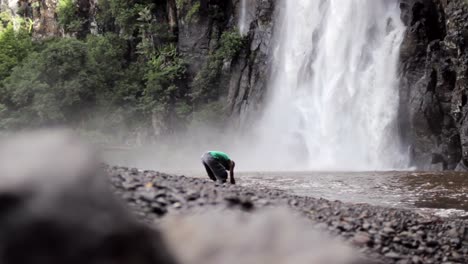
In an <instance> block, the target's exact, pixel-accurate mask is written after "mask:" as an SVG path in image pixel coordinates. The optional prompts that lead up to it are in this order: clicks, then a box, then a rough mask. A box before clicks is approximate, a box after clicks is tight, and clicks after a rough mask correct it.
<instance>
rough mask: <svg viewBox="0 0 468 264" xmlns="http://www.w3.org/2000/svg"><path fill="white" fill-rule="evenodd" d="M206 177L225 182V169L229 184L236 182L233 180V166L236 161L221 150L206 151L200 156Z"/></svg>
mask: <svg viewBox="0 0 468 264" xmlns="http://www.w3.org/2000/svg"><path fill="white" fill-rule="evenodd" d="M201 159H202V163H203V165H204V166H205V169H206V172H207V173H208V177H210V179H212V180H213V181H219V182H221V183H225V182H226V181H227V177H228V175H227V171H229V179H230V182H231V184H236V181H235V180H234V167H235V166H236V163H235V162H234V161H233V160H231V158H229V156H228V155H227V154H226V153H224V152H221V151H208V152H206V153H205V154H203V156H202V157H201Z"/></svg>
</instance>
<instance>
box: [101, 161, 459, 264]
mask: <svg viewBox="0 0 468 264" xmlns="http://www.w3.org/2000/svg"><path fill="white" fill-rule="evenodd" d="M106 173H107V174H108V176H109V179H110V182H111V184H112V187H113V189H114V190H115V193H116V194H117V196H119V197H121V198H122V199H123V200H124V201H125V202H126V203H127V204H128V205H129V207H130V209H132V210H133V211H134V212H135V214H136V215H137V216H138V217H139V218H140V219H142V220H144V221H146V222H148V223H154V222H155V221H156V222H157V221H158V219H160V218H162V217H164V215H166V214H167V213H168V212H181V213H184V212H190V211H193V210H206V209H209V208H216V209H220V210H243V211H248V212H252V213H255V211H256V210H258V209H261V208H266V207H288V208H290V209H293V210H295V211H297V212H299V213H300V214H302V215H303V216H304V217H306V218H308V219H309V220H310V221H311V224H313V225H316V226H317V227H319V228H321V229H324V230H327V231H328V232H329V233H330V234H332V235H334V236H338V237H341V238H343V239H345V240H346V241H348V242H349V243H351V244H352V245H354V246H355V247H357V248H358V249H359V250H360V251H361V252H363V254H364V255H365V256H367V257H369V258H370V259H374V260H378V261H380V262H381V263H398V264H404V263H414V264H418V263H437V264H438V263H443V264H449V263H468V220H464V219H454V218H441V217H437V216H433V215H430V214H422V213H418V212H415V211H411V210H405V209H395V208H385V207H378V206H371V205H368V204H348V203H343V202H340V201H328V200H325V199H317V198H312V197H303V196H296V195H290V194H288V193H287V192H285V191H280V190H274V189H269V188H265V187H244V186H238V185H230V184H219V183H214V182H212V181H209V180H207V179H206V180H205V179H199V178H189V177H185V176H174V175H168V174H164V173H160V172H156V171H139V170H138V169H135V168H132V169H130V168H124V167H108V168H106ZM240 180H241V179H240Z"/></svg>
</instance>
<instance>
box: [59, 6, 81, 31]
mask: <svg viewBox="0 0 468 264" xmlns="http://www.w3.org/2000/svg"><path fill="white" fill-rule="evenodd" d="M57 19H58V22H59V24H60V25H61V26H62V27H63V28H64V30H65V31H66V32H77V31H79V30H80V29H81V28H82V26H83V24H84V21H83V20H82V19H80V17H78V16H77V4H76V3H75V0H59V1H58V3H57Z"/></svg>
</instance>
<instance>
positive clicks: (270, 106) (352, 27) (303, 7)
mask: <svg viewBox="0 0 468 264" xmlns="http://www.w3.org/2000/svg"><path fill="white" fill-rule="evenodd" d="M398 2H399V1H398V0H321V1H311V0H295V1H284V6H283V7H282V10H281V18H279V19H280V20H279V24H278V26H277V30H276V44H275V48H274V51H273V58H272V60H273V67H274V68H273V73H272V77H271V83H270V85H269V97H268V98H267V100H268V101H267V105H266V108H265V111H264V114H263V116H262V118H261V119H260V121H259V124H258V126H257V127H258V130H257V132H258V135H257V136H258V137H257V138H259V140H258V143H257V146H256V148H255V150H254V151H255V155H260V156H263V157H265V156H267V157H268V164H264V165H265V167H266V168H270V169H273V168H275V169H314V170H386V169H397V168H399V169H402V168H406V166H407V154H406V151H405V148H404V147H403V146H402V144H401V142H400V138H399V135H398V127H397V113H398V107H399V95H398V86H399V80H398V74H397V67H398V58H399V48H400V45H401V42H402V39H403V35H404V32H405V27H404V25H403V23H402V22H401V19H400V9H399V6H398Z"/></svg>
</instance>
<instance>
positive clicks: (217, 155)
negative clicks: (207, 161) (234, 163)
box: [209, 151, 231, 169]
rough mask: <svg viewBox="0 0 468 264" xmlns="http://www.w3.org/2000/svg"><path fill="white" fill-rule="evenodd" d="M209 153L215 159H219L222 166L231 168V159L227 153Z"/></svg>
mask: <svg viewBox="0 0 468 264" xmlns="http://www.w3.org/2000/svg"><path fill="white" fill-rule="evenodd" d="M209 153H210V155H211V156H212V157H213V158H215V159H217V160H218V161H219V162H220V163H221V164H223V165H224V166H225V167H226V168H228V169H229V167H230V166H231V158H229V156H228V155H227V154H226V153H224V152H221V151H209Z"/></svg>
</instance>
